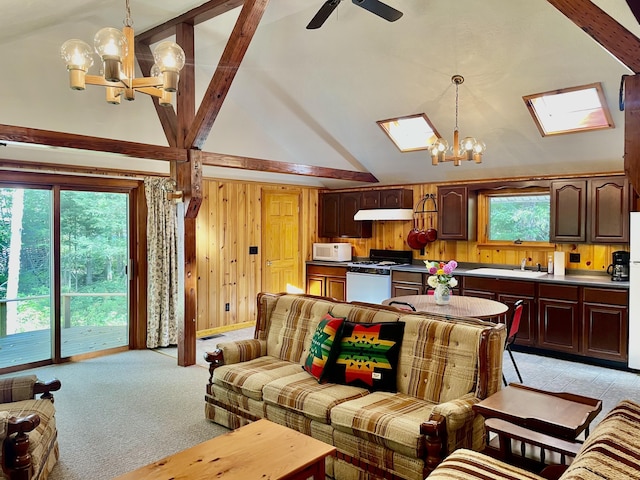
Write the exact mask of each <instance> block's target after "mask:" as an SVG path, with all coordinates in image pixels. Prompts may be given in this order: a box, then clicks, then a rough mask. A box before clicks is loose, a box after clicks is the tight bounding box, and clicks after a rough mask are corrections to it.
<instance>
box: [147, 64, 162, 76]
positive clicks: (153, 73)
mask: <svg viewBox="0 0 640 480" xmlns="http://www.w3.org/2000/svg"><path fill="white" fill-rule="evenodd" d="M149 75H151V76H152V77H161V76H162V72H161V71H160V67H159V66H158V64H157V63H154V64H153V66H152V67H151V72H150V73H149Z"/></svg>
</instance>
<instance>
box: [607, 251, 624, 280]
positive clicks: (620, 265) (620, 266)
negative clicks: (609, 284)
mask: <svg viewBox="0 0 640 480" xmlns="http://www.w3.org/2000/svg"><path fill="white" fill-rule="evenodd" d="M612 257H613V258H612V262H613V263H612V264H611V265H609V266H608V267H607V273H608V274H609V275H611V280H613V281H614V282H628V281H629V252H625V251H624V250H619V251H617V252H613V254H612Z"/></svg>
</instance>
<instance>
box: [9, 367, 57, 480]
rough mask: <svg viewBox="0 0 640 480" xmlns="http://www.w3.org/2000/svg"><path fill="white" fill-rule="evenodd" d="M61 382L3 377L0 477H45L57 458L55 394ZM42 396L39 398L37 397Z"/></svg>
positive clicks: (16, 479) (29, 479)
mask: <svg viewBox="0 0 640 480" xmlns="http://www.w3.org/2000/svg"><path fill="white" fill-rule="evenodd" d="M60 386H61V384H60V381H59V380H52V381H49V382H46V383H45V382H41V381H39V380H38V378H37V377H36V376H35V375H23V376H17V377H10V378H3V379H0V440H1V441H2V453H1V454H0V465H1V466H2V471H0V479H8V480H45V479H46V478H47V477H48V476H49V473H50V472H51V470H52V469H53V467H54V465H55V464H56V462H57V461H58V456H59V451H58V432H57V429H56V422H55V408H54V406H53V394H52V393H51V392H54V391H56V390H59V389H60ZM38 395H39V397H38Z"/></svg>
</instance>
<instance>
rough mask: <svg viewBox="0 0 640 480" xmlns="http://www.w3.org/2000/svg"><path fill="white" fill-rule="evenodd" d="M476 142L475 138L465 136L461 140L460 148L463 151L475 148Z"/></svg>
mask: <svg viewBox="0 0 640 480" xmlns="http://www.w3.org/2000/svg"><path fill="white" fill-rule="evenodd" d="M476 143H477V141H476V139H475V138H473V137H464V138H463V139H462V141H461V142H460V150H462V151H463V152H468V151H472V150H475V146H476Z"/></svg>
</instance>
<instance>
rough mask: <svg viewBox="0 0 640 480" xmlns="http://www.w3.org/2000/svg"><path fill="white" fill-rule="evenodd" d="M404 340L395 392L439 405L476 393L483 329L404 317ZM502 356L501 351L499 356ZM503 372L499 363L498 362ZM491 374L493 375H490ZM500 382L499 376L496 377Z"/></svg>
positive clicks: (420, 317)
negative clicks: (406, 339)
mask: <svg viewBox="0 0 640 480" xmlns="http://www.w3.org/2000/svg"><path fill="white" fill-rule="evenodd" d="M401 320H402V321H403V322H405V324H406V326H405V331H404V334H405V338H411V341H410V342H403V343H402V346H401V348H400V359H399V363H398V391H399V392H402V393H406V394H407V395H410V396H413V397H417V398H421V399H424V400H427V401H429V402H434V403H442V402H448V401H450V400H454V399H456V398H460V397H462V396H464V395H465V394H467V393H470V392H475V389H476V387H477V382H478V378H477V375H478V350H479V344H480V340H481V338H482V333H483V331H484V330H486V329H487V326H486V325H474V324H466V323H462V322H447V321H442V320H436V319H431V318H425V317H424V316H418V315H404V316H402V317H401ZM498 354H499V355H500V356H501V355H502V350H500V351H499V352H498ZM498 365H499V366H500V369H501V368H502V362H501V361H500V359H498ZM492 374H493V373H492ZM497 375H498V378H500V373H497Z"/></svg>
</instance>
